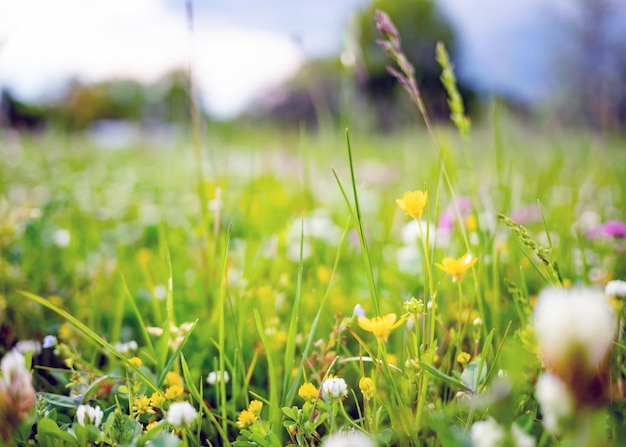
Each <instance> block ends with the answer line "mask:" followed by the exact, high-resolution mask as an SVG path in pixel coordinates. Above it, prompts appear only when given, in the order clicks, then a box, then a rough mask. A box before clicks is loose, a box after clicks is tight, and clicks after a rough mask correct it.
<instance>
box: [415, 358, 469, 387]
mask: <svg viewBox="0 0 626 447" xmlns="http://www.w3.org/2000/svg"><path fill="white" fill-rule="evenodd" d="M417 363H418V365H419V366H420V368H422V369H423V370H424V371H425V372H427V373H428V374H430V375H431V376H433V377H436V378H438V379H441V380H443V381H444V382H446V383H448V384H449V385H452V386H453V387H455V388H460V389H462V390H464V391H472V389H471V388H470V387H468V386H467V385H466V384H465V383H463V382H462V381H460V380H457V379H455V378H453V377H450V376H449V375H447V374H445V373H442V372H441V371H439V370H438V369H437V368H434V367H432V366H430V365H429V364H427V363H424V362H417Z"/></svg>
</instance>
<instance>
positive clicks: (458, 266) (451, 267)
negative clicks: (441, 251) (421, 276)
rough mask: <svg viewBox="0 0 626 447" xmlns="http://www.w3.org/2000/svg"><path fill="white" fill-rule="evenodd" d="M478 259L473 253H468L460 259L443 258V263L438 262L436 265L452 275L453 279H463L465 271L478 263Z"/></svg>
mask: <svg viewBox="0 0 626 447" xmlns="http://www.w3.org/2000/svg"><path fill="white" fill-rule="evenodd" d="M476 261H477V258H473V257H472V255H470V254H469V253H468V254H466V255H465V256H462V257H460V258H459V259H454V258H443V260H442V261H441V264H439V263H438V262H436V263H435V265H436V266H437V267H438V268H440V269H441V270H443V271H444V272H446V273H447V274H448V275H451V276H452V281H461V280H462V279H463V275H465V272H467V271H468V270H469V269H470V268H471V267H472V266H473V265H474V264H476Z"/></svg>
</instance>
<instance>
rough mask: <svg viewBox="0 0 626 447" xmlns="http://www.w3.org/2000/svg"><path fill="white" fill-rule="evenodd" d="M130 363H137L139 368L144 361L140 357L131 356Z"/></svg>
mask: <svg viewBox="0 0 626 447" xmlns="http://www.w3.org/2000/svg"><path fill="white" fill-rule="evenodd" d="M128 363H130V364H131V365H135V366H136V367H137V368H139V367H140V366H141V365H143V362H142V361H141V359H140V358H139V357H131V358H129V359H128Z"/></svg>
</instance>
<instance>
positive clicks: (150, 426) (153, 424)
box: [144, 420, 159, 433]
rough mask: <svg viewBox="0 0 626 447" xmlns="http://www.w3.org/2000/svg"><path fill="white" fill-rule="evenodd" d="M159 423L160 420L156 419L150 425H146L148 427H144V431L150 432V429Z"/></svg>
mask: <svg viewBox="0 0 626 447" xmlns="http://www.w3.org/2000/svg"><path fill="white" fill-rule="evenodd" d="M158 423H159V421H157V420H154V421H152V422H150V423H149V424H148V425H146V428H145V429H144V433H148V432H149V431H150V430H152V429H153V428H154V427H156V425H157V424H158Z"/></svg>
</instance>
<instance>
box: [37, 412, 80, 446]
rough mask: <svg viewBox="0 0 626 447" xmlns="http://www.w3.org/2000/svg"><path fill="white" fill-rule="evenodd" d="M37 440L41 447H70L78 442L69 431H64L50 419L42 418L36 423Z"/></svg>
mask: <svg viewBox="0 0 626 447" xmlns="http://www.w3.org/2000/svg"><path fill="white" fill-rule="evenodd" d="M37 441H38V442H39V445H40V446H41V447H64V446H68V447H72V446H78V445H79V443H78V441H77V440H76V438H74V437H73V436H72V435H71V434H70V433H68V432H65V431H63V430H61V429H60V428H59V426H58V425H57V424H56V422H54V421H53V420H52V419H49V418H43V419H41V420H40V421H39V423H38V424H37Z"/></svg>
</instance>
